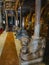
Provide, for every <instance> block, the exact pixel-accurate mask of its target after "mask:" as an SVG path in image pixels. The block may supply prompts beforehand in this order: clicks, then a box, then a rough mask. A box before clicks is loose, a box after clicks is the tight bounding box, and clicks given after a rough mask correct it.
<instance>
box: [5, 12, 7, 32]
mask: <svg viewBox="0 0 49 65" xmlns="http://www.w3.org/2000/svg"><path fill="white" fill-rule="evenodd" d="M5 13H6V31H7V30H8V14H7V11H6V12H5Z"/></svg>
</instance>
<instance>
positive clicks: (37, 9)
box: [30, 0, 41, 53]
mask: <svg viewBox="0 0 49 65" xmlns="http://www.w3.org/2000/svg"><path fill="white" fill-rule="evenodd" d="M40 10H41V0H35V27H34V36H32V39H33V41H31V42H32V44H31V50H30V51H32V52H33V53H34V52H36V50H37V48H38V42H39V36H40V15H41V14H40V13H41V12H40Z"/></svg>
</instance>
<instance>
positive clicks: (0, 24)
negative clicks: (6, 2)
mask: <svg viewBox="0 0 49 65" xmlns="http://www.w3.org/2000/svg"><path fill="white" fill-rule="evenodd" d="M0 28H2V15H1V8H0Z"/></svg>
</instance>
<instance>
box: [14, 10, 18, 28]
mask: <svg viewBox="0 0 49 65" xmlns="http://www.w3.org/2000/svg"><path fill="white" fill-rule="evenodd" d="M15 26H16V27H18V11H17V10H16V22H15Z"/></svg>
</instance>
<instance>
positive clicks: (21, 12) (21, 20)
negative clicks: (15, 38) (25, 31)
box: [20, 6, 22, 28]
mask: <svg viewBox="0 0 49 65" xmlns="http://www.w3.org/2000/svg"><path fill="white" fill-rule="evenodd" d="M20 28H22V7H21V6H20Z"/></svg>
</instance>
